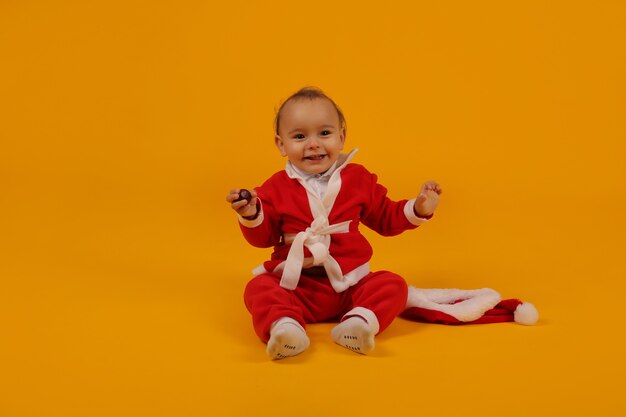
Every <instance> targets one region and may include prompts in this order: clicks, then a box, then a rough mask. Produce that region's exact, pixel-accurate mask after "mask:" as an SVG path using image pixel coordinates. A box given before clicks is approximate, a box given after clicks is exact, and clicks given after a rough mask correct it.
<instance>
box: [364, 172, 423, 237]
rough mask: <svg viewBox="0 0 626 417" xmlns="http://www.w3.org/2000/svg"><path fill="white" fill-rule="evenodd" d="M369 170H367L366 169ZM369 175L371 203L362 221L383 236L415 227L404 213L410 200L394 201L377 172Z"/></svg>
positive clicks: (393, 234)
mask: <svg viewBox="0 0 626 417" xmlns="http://www.w3.org/2000/svg"><path fill="white" fill-rule="evenodd" d="M366 172H367V171H366ZM367 174H368V175H369V188H370V191H369V192H370V195H369V204H368V205H367V207H366V208H365V211H364V213H363V217H362V219H361V221H362V222H363V224H364V225H366V226H367V227H369V228H370V229H372V230H374V231H375V232H377V233H379V234H381V235H383V236H395V235H398V234H400V233H402V232H404V231H406V230H411V229H415V228H416V227H417V226H415V225H413V224H411V222H409V220H408V219H407V218H406V215H405V214H404V206H405V205H406V203H407V201H408V200H400V201H393V200H391V199H390V198H389V197H387V188H385V187H384V186H382V185H380V184H379V183H378V182H377V180H378V177H377V176H376V174H372V173H369V172H367Z"/></svg>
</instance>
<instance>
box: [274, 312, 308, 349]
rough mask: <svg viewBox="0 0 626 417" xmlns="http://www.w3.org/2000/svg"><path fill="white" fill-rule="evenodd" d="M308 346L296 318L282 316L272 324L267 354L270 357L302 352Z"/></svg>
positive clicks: (306, 338) (304, 332) (304, 333)
mask: <svg viewBox="0 0 626 417" xmlns="http://www.w3.org/2000/svg"><path fill="white" fill-rule="evenodd" d="M308 347H309V338H308V336H307V335H306V331H305V330H304V328H303V327H302V326H301V325H300V323H298V322H297V321H296V320H294V319H292V318H290V317H283V318H282V319H280V320H278V321H276V322H275V323H274V324H273V325H272V329H271V330H270V340H269V341H268V342H267V354H268V355H269V357H270V358H272V359H284V358H288V357H289V356H295V355H297V354H299V353H302V352H304V351H305V350H306V348H308Z"/></svg>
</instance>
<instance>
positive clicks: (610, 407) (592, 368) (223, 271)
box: [0, 0, 626, 417]
mask: <svg viewBox="0 0 626 417" xmlns="http://www.w3.org/2000/svg"><path fill="white" fill-rule="evenodd" d="M625 42H626V6H625V4H624V2H621V1H597V2H575V1H525V2H502V1H478V2H465V1H459V2H421V1H402V2H398V1H387V2H371V3H370V2H360V1H359V2H357V1H353V2H341V1H334V0H332V1H331V0H320V1H315V2H304V3H300V2H293V1H283V0H280V1H271V2H265V1H263V2H262V1H241V0H233V1H220V2H217V1H216V2H212V1H177V2H174V1H171V2H165V1H143V2H141V1H102V2H85V1H56V2H52V1H51V2H43V1H41V2H35V1H17V0H13V1H12V0H3V1H1V2H0V140H1V145H0V279H1V281H0V283H1V288H0V368H1V369H0V415H1V416H3V417H5V416H6V417H21V416H45V417H53V416H64V417H73V416H76V417H83V416H88V417H96V416H153V417H156V416H218V417H222V416H225V417H228V416H265V415H297V416H357V415H359V416H383V415H394V416H395V415H441V416H458V415H486V416H493V415H496V414H500V413H503V415H508V416H562V415H591V414H592V413H593V415H601V416H618V415H620V416H621V415H624V413H626V405H625V401H624V397H623V381H624V371H625V368H626V366H625V361H624V351H625V348H626V345H625V343H624V335H623V333H624V321H625V318H624V309H623V304H624V289H625V285H624V281H625V279H626V268H625V266H624V252H625V249H626V244H625V242H624V234H625V233H626V220H625V216H624V214H625V213H626V171H625V166H626V145H625V140H626V122H625V117H624V116H625V114H626V113H625V110H626V48H625V47H624V45H625ZM304 85H316V86H319V87H321V88H323V89H324V90H325V91H326V92H327V93H328V94H329V95H330V96H331V97H333V98H334V99H335V100H336V101H337V102H338V103H339V105H340V106H341V107H342V108H343V110H344V112H345V114H346V117H347V121H348V136H347V148H348V149H351V148H353V147H358V148H360V152H359V153H358V154H357V158H356V160H355V162H358V163H362V164H364V165H366V166H367V167H368V168H369V169H370V170H371V171H373V172H375V173H377V174H379V176H380V180H381V182H382V183H384V184H385V185H386V186H387V187H388V188H389V189H390V195H391V197H393V198H398V199H399V198H404V197H407V198H410V197H413V196H414V195H415V194H416V193H417V190H418V188H419V186H420V184H421V183H422V182H423V181H425V180H427V179H435V180H437V181H439V182H440V183H441V184H442V187H443V188H444V190H445V191H444V194H443V198H442V203H441V206H440V208H439V210H438V213H437V216H436V218H435V219H434V220H433V221H432V222H431V223H429V224H428V225H426V226H424V227H422V228H421V229H420V230H417V231H415V232H411V233H406V234H404V235H401V236H399V237H395V238H382V237H379V236H376V235H373V234H371V233H369V234H368V236H369V237H370V238H371V241H372V244H373V245H374V247H375V257H374V259H373V261H372V263H373V266H374V268H377V269H383V268H384V269H390V270H393V271H395V272H398V273H400V274H402V275H403V276H404V277H405V278H406V279H407V281H408V282H409V283H410V284H412V285H416V286H418V287H427V288H432V287H461V288H479V287H485V286H486V287H491V288H494V289H496V290H498V291H499V292H500V293H501V294H502V295H503V296H504V297H505V298H506V297H519V298H522V299H524V300H527V301H531V302H533V303H535V304H536V306H537V307H538V309H539V311H540V314H541V320H540V322H539V324H538V325H537V326H535V327H524V326H520V325H515V324H511V323H507V324H499V325H485V326H465V327H447V326H438V325H425V324H418V323H413V322H408V321H404V320H398V321H396V322H394V324H393V325H392V326H391V327H390V328H389V329H388V330H387V331H386V332H385V333H383V334H382V335H381V336H380V337H378V338H377V348H376V350H375V351H374V353H373V354H372V355H371V356H367V357H363V356H359V355H355V354H353V353H351V352H349V351H347V350H346V349H342V348H341V347H339V346H336V345H334V344H333V343H332V341H331V339H330V336H329V331H330V329H331V325H330V324H319V325H313V326H310V327H309V334H310V336H311V340H312V347H311V348H310V349H309V351H307V352H306V353H304V354H302V355H300V356H299V357H297V358H293V359H289V360H285V361H279V362H271V361H269V360H268V359H267V358H266V356H265V352H264V345H262V344H261V343H260V342H259V341H258V340H257V338H256V336H255V335H254V332H253V330H252V327H251V323H250V318H249V315H248V313H247V311H246V310H245V308H244V305H243V302H242V291H243V288H244V286H245V283H246V282H247V280H248V279H249V278H250V270H251V269H252V268H253V267H254V266H256V265H258V264H259V263H260V262H261V261H263V260H264V259H265V258H267V256H268V255H269V251H267V250H260V249H255V248H252V247H250V246H248V245H247V244H246V243H245V241H244V240H243V238H242V237H241V235H240V233H239V230H238V227H237V223H236V219H235V217H234V213H233V212H232V211H231V210H230V208H229V206H228V205H227V204H226V202H225V195H226V193H227V191H228V190H229V189H230V188H232V187H252V186H255V185H259V184H260V183H261V182H262V181H263V180H264V179H265V178H267V177H268V176H269V175H271V174H272V173H274V172H275V171H277V170H279V169H282V167H283V166H284V160H283V159H282V158H281V157H280V155H279V153H278V152H277V151H276V149H275V148H274V146H273V136H272V120H273V116H274V109H275V107H276V106H277V105H278V104H279V103H280V101H281V99H284V98H285V97H287V96H288V95H289V94H290V93H292V92H293V91H295V90H297V89H298V88H300V87H302V86H304Z"/></svg>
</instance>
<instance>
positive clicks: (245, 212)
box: [226, 188, 258, 218]
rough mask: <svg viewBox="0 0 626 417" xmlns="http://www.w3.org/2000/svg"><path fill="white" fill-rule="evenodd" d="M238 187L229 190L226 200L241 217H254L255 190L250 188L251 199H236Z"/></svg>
mask: <svg viewBox="0 0 626 417" xmlns="http://www.w3.org/2000/svg"><path fill="white" fill-rule="evenodd" d="M239 191H240V188H234V189H232V190H230V192H229V193H228V195H227V196H226V201H227V202H229V203H230V207H231V208H232V209H233V210H235V211H236V212H237V214H239V215H240V216H241V217H244V218H250V217H256V215H257V214H258V208H257V195H256V190H250V194H251V195H252V199H250V201H248V200H241V201H236V200H237V199H238V198H239Z"/></svg>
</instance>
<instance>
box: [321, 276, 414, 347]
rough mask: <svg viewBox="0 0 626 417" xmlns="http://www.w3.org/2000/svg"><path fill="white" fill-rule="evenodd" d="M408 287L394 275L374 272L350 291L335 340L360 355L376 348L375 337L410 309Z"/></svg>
mask: <svg viewBox="0 0 626 417" xmlns="http://www.w3.org/2000/svg"><path fill="white" fill-rule="evenodd" d="M407 295H408V288H407V284H406V282H405V281H404V279H403V278H402V277H400V276H399V275H396V274H394V273H392V272H387V271H380V272H374V273H372V274H370V275H369V276H367V277H365V278H363V280H362V281H361V282H359V283H358V284H357V285H355V286H354V287H352V288H350V289H349V290H348V291H347V294H346V296H347V297H350V299H351V302H350V305H351V306H352V307H353V308H352V309H351V310H350V311H348V312H347V313H346V314H345V315H344V316H343V318H342V320H341V323H339V324H338V325H337V326H336V327H335V328H334V329H333V330H332V332H331V335H332V337H333V340H334V341H335V342H336V343H338V344H340V345H341V346H343V347H345V348H347V349H350V350H352V351H354V352H357V353H362V354H367V353H369V352H370V351H372V350H373V349H374V336H375V335H376V334H378V333H380V332H382V331H383V330H385V329H386V328H387V327H388V326H389V325H390V324H391V322H392V321H393V320H394V319H395V318H396V316H398V314H400V313H401V312H402V311H403V310H404V309H405V308H406V300H407Z"/></svg>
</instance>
